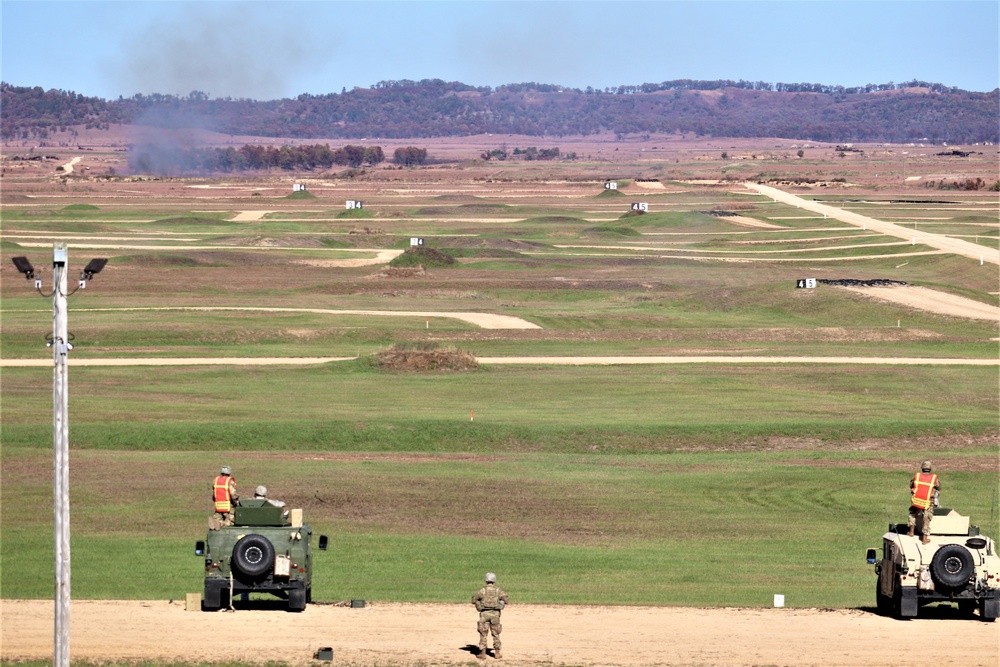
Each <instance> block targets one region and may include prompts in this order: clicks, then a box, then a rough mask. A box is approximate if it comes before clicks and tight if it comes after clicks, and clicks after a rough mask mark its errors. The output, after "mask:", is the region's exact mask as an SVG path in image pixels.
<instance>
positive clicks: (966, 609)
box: [958, 600, 976, 616]
mask: <svg viewBox="0 0 1000 667" xmlns="http://www.w3.org/2000/svg"><path fill="white" fill-rule="evenodd" d="M958 613H960V614H962V615H964V616H972V615H973V614H975V613H976V601H975V600H959V601H958Z"/></svg>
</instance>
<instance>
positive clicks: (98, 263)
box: [83, 257, 108, 280]
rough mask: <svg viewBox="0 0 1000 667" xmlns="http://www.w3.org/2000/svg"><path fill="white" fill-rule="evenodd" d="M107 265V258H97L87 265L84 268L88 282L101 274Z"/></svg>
mask: <svg viewBox="0 0 1000 667" xmlns="http://www.w3.org/2000/svg"><path fill="white" fill-rule="evenodd" d="M107 263H108V259H107V258H106V257H95V258H94V259H92V260H90V262H88V263H87V266H85V267H83V275H84V276H86V277H87V280H90V279H91V278H93V277H94V274H95V273H100V272H101V269H103V268H104V265H105V264H107Z"/></svg>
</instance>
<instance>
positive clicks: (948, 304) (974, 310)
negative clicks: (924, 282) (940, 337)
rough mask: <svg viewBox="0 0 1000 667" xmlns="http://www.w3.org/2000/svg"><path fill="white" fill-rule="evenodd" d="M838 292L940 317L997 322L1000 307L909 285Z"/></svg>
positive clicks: (851, 289)
mask: <svg viewBox="0 0 1000 667" xmlns="http://www.w3.org/2000/svg"><path fill="white" fill-rule="evenodd" d="M839 289H846V290H849V291H851V292H855V293H857V294H861V295H864V296H868V297H871V298H873V299H878V300H880V301H889V302H891V303H896V304H899V305H901V306H906V307H907V308H915V309H917V310H926V311H929V312H932V313H939V314H941V315H953V316H955V317H965V318H968V319H974V320H991V321H993V322H1000V308H998V307H997V306H991V305H990V304H988V303H982V302H981V301H975V300H973V299H966V298H964V297H961V296H956V295H954V294H948V293H946V292H939V291H937V290H932V289H927V288H926V287H916V286H913V285H907V286H903V287H846V286H843V287H840V288H839Z"/></svg>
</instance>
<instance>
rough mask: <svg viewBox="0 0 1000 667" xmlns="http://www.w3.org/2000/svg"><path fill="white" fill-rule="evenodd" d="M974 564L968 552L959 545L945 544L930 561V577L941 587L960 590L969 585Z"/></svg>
mask: <svg viewBox="0 0 1000 667" xmlns="http://www.w3.org/2000/svg"><path fill="white" fill-rule="evenodd" d="M974 570H975V563H974V562H973V560H972V554H971V553H969V550H968V549H966V548H965V547H963V546H961V545H959V544H946V545H944V546H943V547H941V548H940V549H938V550H937V552H936V553H935V554H934V558H932V559H931V576H932V577H934V581H936V582H937V583H938V584H940V585H941V586H944V587H946V588H960V587H962V586H965V584H967V583H969V577H971V576H972V573H973V571H974Z"/></svg>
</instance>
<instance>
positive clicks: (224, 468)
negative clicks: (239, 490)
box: [220, 466, 233, 475]
mask: <svg viewBox="0 0 1000 667" xmlns="http://www.w3.org/2000/svg"><path fill="white" fill-rule="evenodd" d="M220 472H221V473H222V474H223V475H232V474H233V469H232V468H230V467H229V466H222V470H221V471H220Z"/></svg>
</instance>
